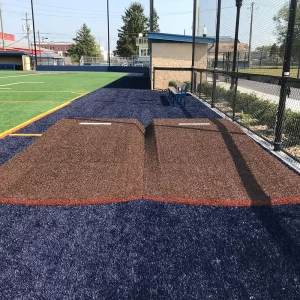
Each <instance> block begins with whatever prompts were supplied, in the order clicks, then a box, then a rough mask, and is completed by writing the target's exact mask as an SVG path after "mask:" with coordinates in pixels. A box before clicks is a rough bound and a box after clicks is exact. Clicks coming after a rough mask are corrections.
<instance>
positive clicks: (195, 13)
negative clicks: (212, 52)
mask: <svg viewBox="0 0 300 300" xmlns="http://www.w3.org/2000/svg"><path fill="white" fill-rule="evenodd" d="M197 2H198V1H197V0H194V8H193V45H192V72H191V73H192V74H191V91H193V90H194V86H193V85H194V67H195V52H196V21H197V20H196V19H197Z"/></svg>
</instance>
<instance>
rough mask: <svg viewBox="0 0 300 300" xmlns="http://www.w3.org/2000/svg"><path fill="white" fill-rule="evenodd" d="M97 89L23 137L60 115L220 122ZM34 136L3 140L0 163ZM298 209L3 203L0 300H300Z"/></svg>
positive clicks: (150, 99) (135, 94)
mask: <svg viewBox="0 0 300 300" xmlns="http://www.w3.org/2000/svg"><path fill="white" fill-rule="evenodd" d="M118 84H120V81H119V82H115V83H114V87H113V88H111V87H112V86H108V87H107V88H105V89H100V90H97V91H95V92H93V93H91V94H89V95H87V96H85V97H82V98H81V99H79V100H77V101H75V102H74V103H72V104H71V105H69V106H67V107H65V108H63V109H61V110H59V111H57V112H56V113H54V114H52V115H50V116H48V117H46V118H44V119H42V120H40V121H37V122H35V123H33V124H31V125H29V126H27V127H26V128H24V129H22V130H21V131H20V132H23V133H43V132H45V131H46V130H47V129H48V128H49V127H50V126H51V125H53V124H54V123H55V122H56V121H58V120H60V119H62V118H70V117H82V118H136V119H138V120H139V121H140V122H141V123H142V124H144V125H147V124H148V123H150V122H151V120H152V119H154V118H219V115H217V114H216V113H214V112H213V111H212V110H210V109H209V108H207V107H206V106H205V105H203V104H202V103H201V102H199V101H198V100H196V99H195V98H193V97H191V96H189V97H188V100H187V106H186V107H185V108H182V107H178V106H174V107H173V106H171V105H170V102H169V100H168V99H167V93H166V92H158V91H147V90H143V91H142V90H132V89H120V86H117V85H118ZM35 139H36V137H7V138H5V139H3V140H0V157H1V159H0V165H1V164H3V163H4V162H5V161H7V160H8V159H10V158H11V157H13V156H14V155H15V154H16V153H18V152H20V151H22V149H24V148H25V147H26V146H28V145H29V144H30V143H32V142H33V141H34V140H35ZM299 241H300V206H299V205H293V206H279V207H254V208H241V207H238V208H232V207H202V206H188V205H176V204H169V203H156V202H153V201H148V200H139V201H133V202H127V203H119V204H109V205H94V206H81V207H34V206H32V207H28V206H17V205H16V206H13V205H0V299H5V300H6V299H9V300H10V299H26V300H27V299H49V300H56V299H57V300H61V299H103V300H104V299H109V300H114V299H118V300H119V299H138V300H143V299H155V300H156V299H176V300H181V299H184V300H185V299H187V300H190V299H201V300H202V299H213V300H215V299H216V300H219V299H226V300H228V299H230V300H231V299H252V300H259V299H261V300H269V299H270V300H271V299H272V300H274V299H278V300H282V299H299V298H300V297H299V295H300V258H299V257H300V256H299V253H300V242H299Z"/></svg>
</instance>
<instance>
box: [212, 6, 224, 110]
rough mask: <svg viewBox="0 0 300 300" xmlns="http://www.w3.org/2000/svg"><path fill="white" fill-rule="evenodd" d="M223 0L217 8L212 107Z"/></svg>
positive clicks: (213, 105)
mask: <svg viewBox="0 0 300 300" xmlns="http://www.w3.org/2000/svg"><path fill="white" fill-rule="evenodd" d="M221 2H222V1H221V0H218V8H217V28H216V41H215V62H214V73H213V89H212V95H211V107H215V91H216V87H217V73H216V72H215V71H217V70H218V63H219V42H220V23H221V5H222V3H221Z"/></svg>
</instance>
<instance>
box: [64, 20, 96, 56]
mask: <svg viewBox="0 0 300 300" xmlns="http://www.w3.org/2000/svg"><path fill="white" fill-rule="evenodd" d="M73 41H74V43H73V44H72V45H71V47H70V48H69V49H68V51H67V53H66V55H67V56H71V57H73V58H74V59H75V60H76V61H77V62H79V60H80V58H81V57H82V56H99V55H100V54H101V52H100V45H98V44H97V43H96V40H95V38H94V37H93V36H92V35H91V29H90V28H88V27H87V25H86V24H83V25H82V27H81V28H80V30H78V31H77V35H76V37H75V38H73Z"/></svg>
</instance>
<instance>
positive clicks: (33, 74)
mask: <svg viewBox="0 0 300 300" xmlns="http://www.w3.org/2000/svg"><path fill="white" fill-rule="evenodd" d="M42 74H44V73H39V74H27V75H15V76H5V77H0V78H1V79H5V78H16V77H26V76H36V75H42Z"/></svg>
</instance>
